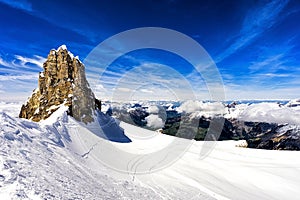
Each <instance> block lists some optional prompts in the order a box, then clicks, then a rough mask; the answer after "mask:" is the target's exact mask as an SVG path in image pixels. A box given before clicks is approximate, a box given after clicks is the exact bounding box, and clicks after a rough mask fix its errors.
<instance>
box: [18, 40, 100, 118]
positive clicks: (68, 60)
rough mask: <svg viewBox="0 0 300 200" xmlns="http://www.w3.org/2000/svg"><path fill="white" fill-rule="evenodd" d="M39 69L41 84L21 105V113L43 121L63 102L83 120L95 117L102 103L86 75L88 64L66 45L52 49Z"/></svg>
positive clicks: (22, 116) (39, 82)
mask: <svg viewBox="0 0 300 200" xmlns="http://www.w3.org/2000/svg"><path fill="white" fill-rule="evenodd" d="M43 68H44V71H43V72H40V74H39V80H38V88H37V89H35V90H34V92H33V94H32V96H31V97H30V98H29V99H28V101H27V102H26V103H25V104H24V105H23V106H22V108H21V111H20V115H19V117H21V118H26V119H31V120H33V121H40V120H43V119H46V118H48V117H49V116H50V115H51V114H52V113H53V112H54V111H56V110H57V109H58V108H59V107H60V106H61V105H65V106H68V107H69V114H70V115H71V116H73V117H74V118H75V119H76V120H78V121H82V122H84V123H89V122H92V121H93V115H94V113H95V109H100V106H101V103H100V101H99V100H97V99H96V98H95V95H94V93H93V92H92V90H91V89H90V87H89V83H88V82H87V80H86V76H85V67H84V65H83V64H82V63H81V62H80V60H79V59H78V57H74V56H73V54H72V53H70V52H69V51H68V50H67V48H66V46H65V45H62V46H61V47H59V48H58V49H57V50H51V51H50V53H49V55H48V58H47V60H46V61H45V63H44V64H43Z"/></svg>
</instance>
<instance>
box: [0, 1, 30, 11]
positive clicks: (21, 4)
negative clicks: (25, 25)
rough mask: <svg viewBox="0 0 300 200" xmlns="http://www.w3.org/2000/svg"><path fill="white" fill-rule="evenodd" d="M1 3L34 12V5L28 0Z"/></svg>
mask: <svg viewBox="0 0 300 200" xmlns="http://www.w3.org/2000/svg"><path fill="white" fill-rule="evenodd" d="M0 2H1V3H4V4H6V5H9V6H10V7H13V8H17V9H20V10H24V11H27V12H32V5H31V3H30V2H28V1H26V0H0Z"/></svg>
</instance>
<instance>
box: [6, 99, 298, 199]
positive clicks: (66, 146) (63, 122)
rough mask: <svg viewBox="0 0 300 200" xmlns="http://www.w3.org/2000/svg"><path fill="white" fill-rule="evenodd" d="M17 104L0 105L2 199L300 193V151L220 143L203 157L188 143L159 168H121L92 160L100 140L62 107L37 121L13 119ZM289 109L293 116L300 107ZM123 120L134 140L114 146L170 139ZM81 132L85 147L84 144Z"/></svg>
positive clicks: (137, 147)
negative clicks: (131, 171) (171, 161)
mask: <svg viewBox="0 0 300 200" xmlns="http://www.w3.org/2000/svg"><path fill="white" fill-rule="evenodd" d="M260 106H261V105H260ZM271 106H273V105H271ZM264 108H267V107H266V106H264V107H262V110H264ZM19 109H20V104H11V103H0V199H1V200H2V199H272V200H273V199H295V198H297V197H299V196H300V190H299V187H300V173H299V172H300V160H299V157H300V152H296V151H270V150H257V149H246V148H239V147H236V144H237V143H239V142H234V141H225V142H218V143H217V145H216V146H215V148H214V149H213V151H211V153H210V154H209V155H208V156H207V157H205V158H203V159H200V158H199V155H200V151H201V149H202V148H203V144H204V143H203V142H196V141H193V142H192V145H191V147H190V148H189V149H188V150H187V152H186V153H185V154H184V155H183V156H182V157H181V158H180V159H179V160H178V161H177V162H175V163H174V164H173V165H171V166H170V167H167V168H164V169H163V170H161V171H158V172H155V173H149V174H144V175H134V174H129V173H128V174H126V173H119V172H116V171H114V170H113V169H111V168H110V167H107V166H104V165H103V164H102V162H99V161H98V160H97V159H95V158H96V157H97V155H98V154H99V153H100V151H99V150H98V149H97V148H93V145H95V144H97V142H98V143H101V142H102V141H103V140H104V139H102V138H100V137H95V135H94V134H93V133H91V132H90V131H89V130H88V129H86V128H85V127H84V126H82V125H81V124H78V123H77V122H75V121H74V120H73V119H72V118H70V117H68V116H67V115H66V114H65V113H64V111H65V108H64V107H61V108H60V109H59V110H58V111H57V112H56V113H55V114H54V115H52V116H51V117H50V118H49V119H48V120H46V121H43V122H40V123H34V122H30V121H28V120H25V119H18V118H17V116H18V112H19ZM245 109H252V108H250V107H248V106H247V107H246V106H245V107H243V110H242V109H241V110H240V111H237V110H235V111H234V112H231V113H230V114H232V113H235V114H236V112H239V113H242V112H244V110H245ZM276 109H277V107H276ZM278 109H280V108H278ZM289 109H292V110H293V111H292V112H294V113H296V115H297V113H298V109H296V108H293V107H291V108H289ZM232 111H233V110H232ZM276 112H278V111H276ZM284 112H286V111H284ZM244 113H245V112H244ZM265 113H266V114H265V115H267V114H268V113H270V112H265ZM249 114H250V112H249ZM232 115H233V114H232ZM262 115H263V114H262ZM239 116H240V115H239ZM273 116H274V115H273ZM247 117H251V116H247ZM292 119H293V118H292ZM120 125H121V127H122V128H123V129H124V130H125V135H126V136H127V137H129V138H130V139H131V140H132V142H129V143H114V145H116V147H118V148H120V149H122V150H124V151H128V152H137V153H140V154H143V153H149V152H152V151H156V150H159V149H161V148H163V147H164V145H167V143H168V142H170V141H172V139H173V138H172V137H171V136H167V135H161V134H159V133H157V132H151V131H149V130H145V129H141V128H138V127H135V126H132V125H129V124H126V123H123V122H121V123H120ZM79 134H80V135H79ZM137 134H141V135H143V136H149V137H148V140H145V137H143V139H139V138H138V137H137ZM82 135H84V138H85V139H84V140H85V144H91V145H90V146H82V142H83V141H82ZM100 149H101V148H100ZM170 153H172V151H170ZM118 159H122V157H120V158H116V160H118ZM141 162H142V159H139V157H137V158H136V159H135V160H133V161H132V162H130V163H128V166H129V167H130V168H133V169H134V168H138V167H139V165H141V164H142V163H141Z"/></svg>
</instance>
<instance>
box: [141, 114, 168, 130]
mask: <svg viewBox="0 0 300 200" xmlns="http://www.w3.org/2000/svg"><path fill="white" fill-rule="evenodd" d="M145 120H146V121H147V126H148V127H150V128H154V129H159V128H162V127H163V126H164V123H163V120H162V119H161V118H160V117H159V116H158V115H153V114H151V115H149V116H148V117H146V118H145Z"/></svg>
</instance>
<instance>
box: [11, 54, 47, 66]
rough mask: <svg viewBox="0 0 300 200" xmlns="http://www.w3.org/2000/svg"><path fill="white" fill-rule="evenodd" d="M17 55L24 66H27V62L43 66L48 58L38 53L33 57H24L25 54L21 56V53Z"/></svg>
mask: <svg viewBox="0 0 300 200" xmlns="http://www.w3.org/2000/svg"><path fill="white" fill-rule="evenodd" d="M15 57H16V59H18V60H19V61H21V64H22V66H25V65H26V64H27V63H31V64H35V65H37V66H39V67H41V68H42V67H43V63H44V62H45V61H46V58H43V57H41V56H38V55H34V56H33V58H28V57H24V56H20V55H16V56H15Z"/></svg>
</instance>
